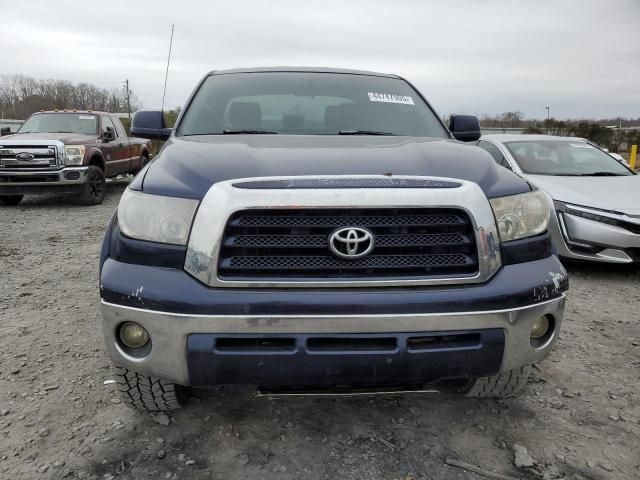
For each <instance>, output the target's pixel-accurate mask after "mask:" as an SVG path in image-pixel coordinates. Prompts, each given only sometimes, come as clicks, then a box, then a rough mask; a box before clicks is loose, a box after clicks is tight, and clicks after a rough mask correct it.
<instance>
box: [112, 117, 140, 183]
mask: <svg viewBox="0 0 640 480" xmlns="http://www.w3.org/2000/svg"><path fill="white" fill-rule="evenodd" d="M111 120H112V121H113V124H114V125H115V127H116V133H117V134H118V139H119V140H121V141H122V144H123V147H122V148H123V151H124V153H123V155H124V157H126V158H128V159H129V167H128V169H127V172H131V171H133V170H135V169H136V168H137V166H136V165H135V163H136V162H137V160H138V156H139V153H136V152H135V151H134V147H133V145H131V142H130V141H129V136H128V135H127V131H126V130H125V128H124V125H122V121H120V119H119V118H118V117H114V116H112V117H111Z"/></svg>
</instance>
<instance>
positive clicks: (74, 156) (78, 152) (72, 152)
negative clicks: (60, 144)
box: [64, 145, 84, 165]
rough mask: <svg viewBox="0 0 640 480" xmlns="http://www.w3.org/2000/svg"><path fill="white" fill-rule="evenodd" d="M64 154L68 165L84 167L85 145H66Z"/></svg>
mask: <svg viewBox="0 0 640 480" xmlns="http://www.w3.org/2000/svg"><path fill="white" fill-rule="evenodd" d="M64 154H65V161H64V163H65V164H66V165H82V160H83V159H84V145H65V147H64Z"/></svg>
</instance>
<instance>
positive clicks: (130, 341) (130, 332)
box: [120, 322, 149, 348]
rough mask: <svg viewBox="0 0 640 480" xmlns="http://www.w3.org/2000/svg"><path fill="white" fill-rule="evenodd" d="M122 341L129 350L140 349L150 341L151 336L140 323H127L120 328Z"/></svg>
mask: <svg viewBox="0 0 640 480" xmlns="http://www.w3.org/2000/svg"><path fill="white" fill-rule="evenodd" d="M120 340H121V341H122V343H124V344H125V346H127V347H129V348H140V347H144V346H145V345H146V344H147V342H148V341H149V334H148V333H147V331H146V330H145V329H144V327H143V326H142V325H140V324H139V323H136V322H125V323H123V324H122V326H121V327H120Z"/></svg>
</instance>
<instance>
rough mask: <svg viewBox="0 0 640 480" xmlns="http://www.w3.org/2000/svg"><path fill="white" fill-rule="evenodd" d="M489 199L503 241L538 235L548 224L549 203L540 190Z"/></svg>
mask: <svg viewBox="0 0 640 480" xmlns="http://www.w3.org/2000/svg"><path fill="white" fill-rule="evenodd" d="M490 201H491V207H492V208H493V214H494V215H495V217H496V221H497V222H498V231H499V232H500V240H502V241H503V242H508V241H510V240H517V239H518V238H524V237H532V236H534V235H539V234H541V233H543V232H544V231H545V230H546V229H547V226H548V225H549V216H550V205H549V202H548V201H547V197H546V196H545V194H544V193H542V192H541V191H540V190H536V191H535V192H528V193H522V194H520V195H511V196H509V197H500V198H494V199H491V200H490Z"/></svg>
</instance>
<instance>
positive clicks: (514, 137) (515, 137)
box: [480, 133, 586, 143]
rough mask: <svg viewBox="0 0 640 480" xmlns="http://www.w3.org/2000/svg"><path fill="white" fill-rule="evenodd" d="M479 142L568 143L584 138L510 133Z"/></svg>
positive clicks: (481, 138) (487, 136) (485, 136)
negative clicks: (551, 141) (552, 141)
mask: <svg viewBox="0 0 640 480" xmlns="http://www.w3.org/2000/svg"><path fill="white" fill-rule="evenodd" d="M480 140H492V141H494V142H498V143H504V142H518V141H520V142H522V141H527V140H528V141H531V142H535V141H545V140H546V141H548V140H559V141H565V142H569V141H574V142H575V141H576V140H581V141H586V140H585V139H584V138H580V137H559V136H555V135H526V134H522V135H519V134H510V133H503V134H495V135H482V137H480Z"/></svg>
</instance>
